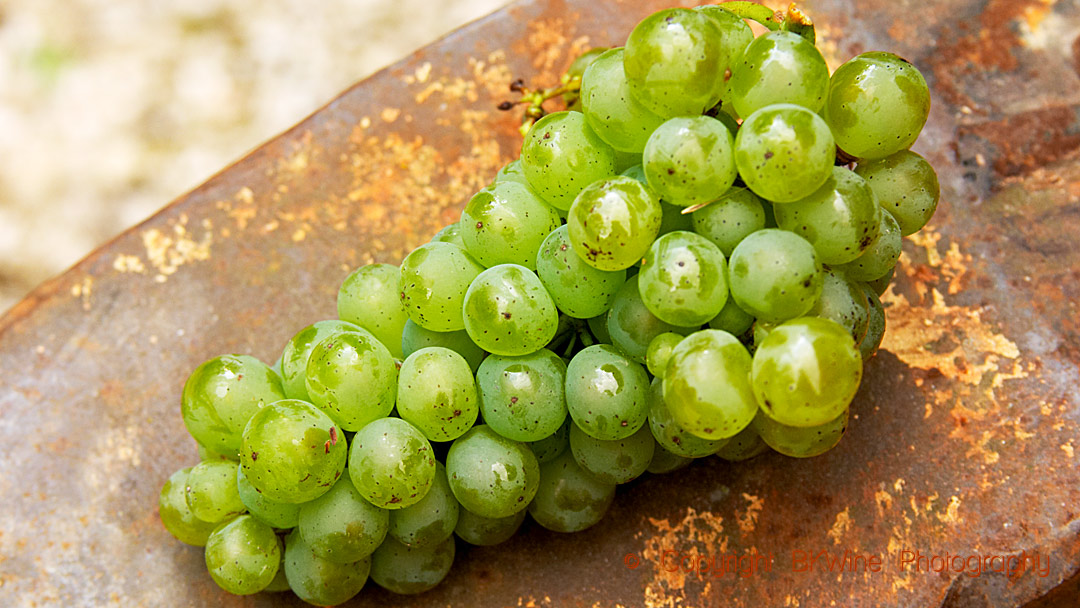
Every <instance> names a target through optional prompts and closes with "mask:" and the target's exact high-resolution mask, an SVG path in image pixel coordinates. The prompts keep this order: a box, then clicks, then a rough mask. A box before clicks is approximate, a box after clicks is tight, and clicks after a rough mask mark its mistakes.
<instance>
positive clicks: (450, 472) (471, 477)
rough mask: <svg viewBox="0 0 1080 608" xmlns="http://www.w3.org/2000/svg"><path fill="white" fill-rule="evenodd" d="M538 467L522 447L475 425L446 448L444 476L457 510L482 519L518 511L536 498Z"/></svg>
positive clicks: (488, 428) (482, 425) (526, 448)
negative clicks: (448, 482)
mask: <svg viewBox="0 0 1080 608" xmlns="http://www.w3.org/2000/svg"><path fill="white" fill-rule="evenodd" d="M538 467H539V463H537V461H536V456H535V455H534V454H533V453H532V450H530V449H529V447H528V446H526V445H525V444H524V443H521V442H518V441H514V440H512V439H507V438H506V437H503V436H502V435H499V434H498V433H496V432H495V431H494V430H492V429H491V427H489V426H487V425H485V424H478V425H476V426H474V427H473V428H472V429H470V430H469V432H468V433H465V434H464V435H462V436H461V437H459V438H458V439H457V440H455V441H454V443H453V445H451V446H450V451H449V452H447V454H446V476H447V478H448V479H449V481H450V489H451V490H452V491H453V492H454V497H455V498H457V500H458V502H459V503H461V506H463V507H465V508H466V509H468V510H469V511H472V512H473V513H476V514H477V515H481V516H483V517H490V518H498V517H508V516H510V515H513V514H514V513H517V512H518V511H522V510H524V509H525V507H527V506H528V504H529V501H530V500H532V498H533V496H534V495H535V494H536V488H537V484H538V483H539V475H540V473H539V468H538Z"/></svg>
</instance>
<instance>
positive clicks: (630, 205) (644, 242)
mask: <svg viewBox="0 0 1080 608" xmlns="http://www.w3.org/2000/svg"><path fill="white" fill-rule="evenodd" d="M662 213H663V210H662V209H661V207H660V201H659V199H657V198H656V195H655V194H654V193H653V192H652V191H651V190H649V189H648V188H646V187H645V186H643V185H641V182H639V181H637V180H636V179H633V178H630V177H625V176H618V177H612V178H609V179H604V180H601V181H597V182H594V183H592V184H591V185H589V186H588V187H586V188H585V189H584V190H582V191H581V194H579V195H578V197H577V198H576V199H574V204H573V206H572V207H571V208H570V214H569V215H568V216H567V221H566V223H567V227H568V230H569V233H570V243H571V245H572V246H573V248H574V251H576V252H577V254H578V255H579V256H581V258H582V259H583V260H585V262H587V263H588V264H589V265H590V266H592V267H594V268H597V269H599V270H609V271H612V270H622V269H624V268H629V267H630V266H633V265H634V264H636V263H637V262H638V261H639V260H641V256H643V255H645V252H646V251H647V250H648V249H649V245H650V244H652V241H653V239H655V238H656V235H657V234H658V232H659V230H660V219H661V216H662Z"/></svg>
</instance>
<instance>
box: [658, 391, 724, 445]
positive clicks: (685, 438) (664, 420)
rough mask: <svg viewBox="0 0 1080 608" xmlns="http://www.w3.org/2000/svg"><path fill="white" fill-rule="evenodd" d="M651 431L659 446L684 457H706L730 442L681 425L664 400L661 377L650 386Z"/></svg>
mask: <svg viewBox="0 0 1080 608" xmlns="http://www.w3.org/2000/svg"><path fill="white" fill-rule="evenodd" d="M649 431H650V432H651V433H652V436H653V438H654V439H655V440H656V444H657V445H658V446H659V447H661V448H663V449H665V450H667V451H668V452H671V453H672V454H675V455H677V456H681V457H683V458H704V457H705V456H709V455H710V454H715V453H716V451H717V450H719V449H720V448H722V447H724V445H725V444H727V442H728V440H727V439H703V438H701V437H698V436H697V435H694V434H693V433H690V432H688V431H687V430H686V429H684V428H683V427H682V426H680V425H679V423H678V422H677V421H676V420H675V417H674V416H672V414H671V408H669V407H668V406H667V402H666V401H664V383H663V380H662V379H661V378H654V379H653V382H652V386H650V387H649Z"/></svg>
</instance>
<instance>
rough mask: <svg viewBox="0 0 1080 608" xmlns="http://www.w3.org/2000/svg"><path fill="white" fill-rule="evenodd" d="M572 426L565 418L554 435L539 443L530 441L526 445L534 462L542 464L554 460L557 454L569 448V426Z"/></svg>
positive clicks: (568, 419) (571, 422)
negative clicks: (534, 457)
mask: <svg viewBox="0 0 1080 608" xmlns="http://www.w3.org/2000/svg"><path fill="white" fill-rule="evenodd" d="M571 424H574V421H573V420H571V419H570V416H567V417H566V419H565V420H564V421H563V423H562V426H560V427H559V428H558V430H556V431H555V432H554V433H552V434H550V435H548V436H547V437H544V438H543V439H541V440H539V441H530V442H528V443H526V445H528V446H529V449H530V450H532V453H533V454H534V455H535V456H536V462H538V463H540V464H544V463H545V462H550V461H552V460H555V458H556V457H558V455H559V454H562V453H563V452H564V451H566V449H567V448H569V447H570V425H571Z"/></svg>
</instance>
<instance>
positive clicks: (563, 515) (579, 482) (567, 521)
mask: <svg viewBox="0 0 1080 608" xmlns="http://www.w3.org/2000/svg"><path fill="white" fill-rule="evenodd" d="M614 499H615V484H613V483H607V482H604V481H601V480H600V479H598V478H597V477H596V476H594V475H593V474H592V473H589V472H588V471H586V470H585V469H582V468H581V465H579V464H578V463H577V461H576V460H574V455H573V453H571V452H570V450H567V451H566V452H563V454H562V455H561V456H559V457H558V458H556V459H555V460H552V461H551V462H547V463H544V464H543V465H542V466H541V467H540V488H539V489H538V490H537V492H536V498H534V499H533V501H532V502H531V503H529V515H532V518H533V519H534V520H536V523H538V524H540V525H541V526H543V527H545V528H547V529H548V530H551V531H553V532H580V531H582V530H584V529H586V528H588V527H590V526H592V525H593V524H595V523H596V522H598V521H600V519H601V518H602V517H604V513H607V510H608V507H610V506H611V502H612V501H613V500H614Z"/></svg>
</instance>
